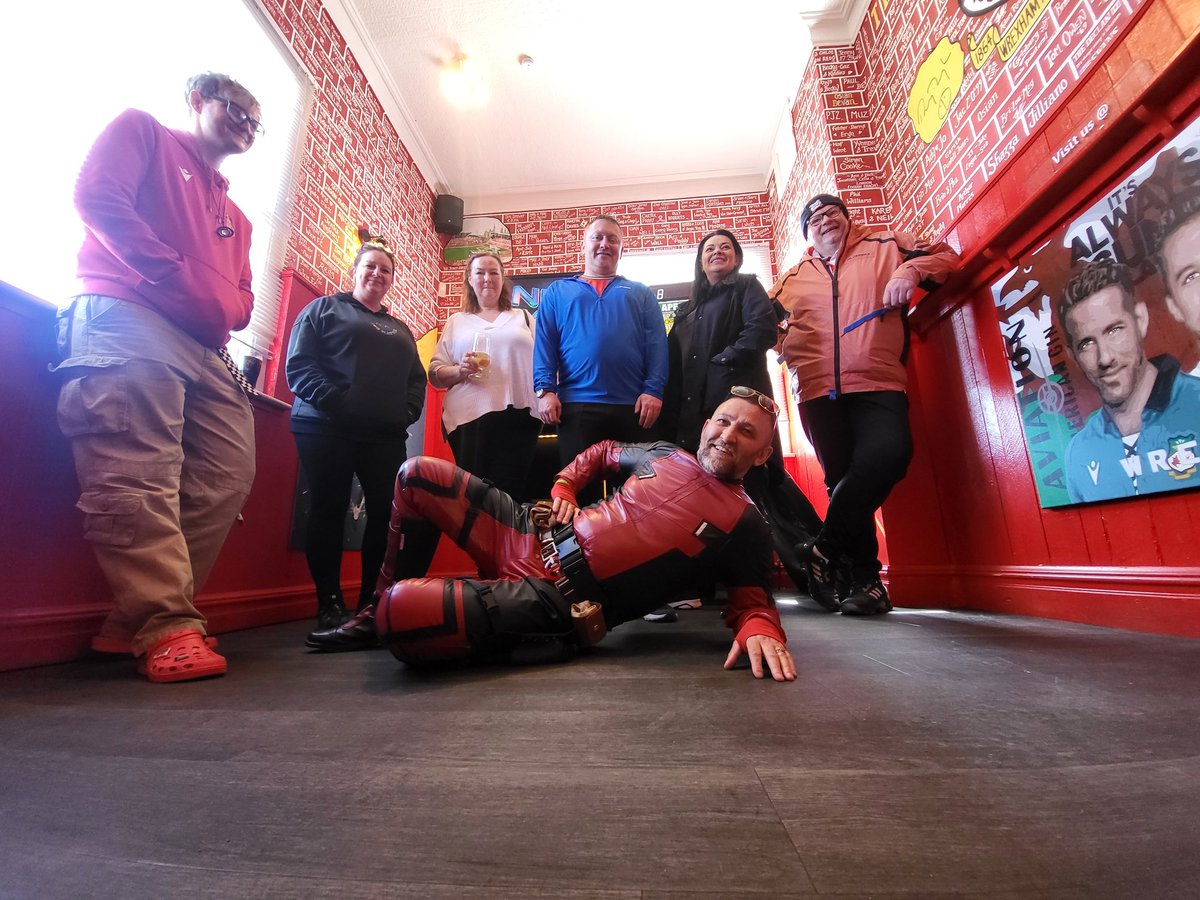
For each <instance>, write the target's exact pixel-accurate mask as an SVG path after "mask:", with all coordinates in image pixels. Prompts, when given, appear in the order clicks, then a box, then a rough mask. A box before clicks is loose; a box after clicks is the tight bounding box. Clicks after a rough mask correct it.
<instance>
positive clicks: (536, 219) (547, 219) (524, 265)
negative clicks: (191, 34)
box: [438, 191, 773, 324]
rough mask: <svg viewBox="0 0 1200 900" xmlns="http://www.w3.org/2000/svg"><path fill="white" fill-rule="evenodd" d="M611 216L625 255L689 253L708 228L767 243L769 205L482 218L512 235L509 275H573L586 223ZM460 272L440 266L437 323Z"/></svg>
mask: <svg viewBox="0 0 1200 900" xmlns="http://www.w3.org/2000/svg"><path fill="white" fill-rule="evenodd" d="M601 213H604V214H606V215H610V216H615V217H616V218H617V220H618V221H620V223H621V225H622V229H623V231H624V233H625V243H624V250H625V252H644V251H647V250H662V249H678V248H693V247H695V246H696V245H697V244H698V243H699V242H700V238H702V237H703V236H704V235H705V234H707V233H708V232H710V231H712V230H713V229H714V228H728V229H729V230H730V231H732V232H733V233H734V234H736V235H737V236H738V240H740V241H741V242H742V243H744V244H770V243H771V242H772V240H773V235H772V224H771V223H772V216H771V205H770V201H769V199H768V195H767V193H766V192H765V191H764V192H762V193H756V194H732V195H731V194H726V195H724V196H715V197H688V198H684V199H680V200H646V201H641V202H637V203H611V204H605V205H603V206H575V207H566V208H561V209H535V210H525V211H521V212H503V213H488V214H486V215H491V216H494V217H495V218H497V219H499V220H500V221H501V222H503V223H504V224H505V225H506V226H507V227H508V230H509V231H510V232H511V233H512V239H513V258H512V262H510V263H509V264H508V266H507V267H506V269H507V271H508V273H509V274H511V275H540V274H550V273H557V272H578V271H580V270H581V268H582V266H583V256H582V253H581V251H580V247H581V246H582V244H583V230H584V228H585V227H587V224H588V222H590V221H591V219H592V218H593V217H595V216H597V215H600V214H601ZM462 279H463V269H462V267H461V266H459V267H452V266H445V265H443V267H442V271H441V282H440V284H439V286H438V321H439V324H440V323H441V322H444V321H445V320H446V318H447V317H448V316H449V315H450V314H451V313H452V312H455V311H457V310H458V309H460V308H461V306H462V290H463V284H462Z"/></svg>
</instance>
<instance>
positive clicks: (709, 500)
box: [376, 441, 784, 662]
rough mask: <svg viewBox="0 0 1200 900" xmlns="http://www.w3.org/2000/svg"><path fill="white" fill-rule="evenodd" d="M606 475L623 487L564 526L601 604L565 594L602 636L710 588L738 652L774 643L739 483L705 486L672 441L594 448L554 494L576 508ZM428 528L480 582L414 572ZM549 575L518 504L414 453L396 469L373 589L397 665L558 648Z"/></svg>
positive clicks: (557, 600)
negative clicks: (719, 598)
mask: <svg viewBox="0 0 1200 900" xmlns="http://www.w3.org/2000/svg"><path fill="white" fill-rule="evenodd" d="M605 476H609V477H615V478H616V479H618V480H620V479H625V480H624V483H623V484H622V486H621V488H620V489H619V490H618V491H617V492H616V494H615V495H614V496H613V497H611V498H609V499H606V500H602V501H601V502H599V503H597V504H595V505H594V506H590V507H587V508H585V509H582V510H580V512H579V515H578V516H576V517H575V520H574V522H573V526H574V536H575V539H576V540H577V541H578V544H579V547H580V549H581V550H582V552H583V557H584V559H585V560H586V562H587V567H588V568H589V569H590V572H591V575H592V576H593V577H594V579H595V581H596V582H597V583H598V588H599V591H600V592H601V593H602V594H603V596H589V594H588V591H587V590H585V589H582V585H581V582H578V581H572V587H574V588H576V589H577V590H579V592H580V593H582V594H583V597H586V599H590V600H595V601H597V602H599V603H600V604H601V605H602V606H603V607H604V617H605V619H606V621H607V622H608V625H609V627H610V628H611V627H614V626H616V625H619V624H620V623H621V622H627V621H629V620H631V619H634V618H637V617H639V616H641V615H643V614H645V613H646V612H649V611H650V610H652V609H654V608H655V607H657V606H659V605H661V604H662V603H663V602H664V601H665V600H669V599H672V598H674V597H678V596H695V595H696V593H697V591H698V590H699V588H700V587H701V586H704V585H707V584H710V583H712V582H717V583H720V584H723V585H725V587H726V588H727V591H728V607H727V609H726V612H725V621H726V624H727V625H728V626H729V627H730V628H731V629H733V631H734V634H735V636H736V639H737V640H738V642H739V643H740V644H742V646H743V647H745V643H746V640H747V639H748V638H749V637H751V636H753V635H756V634H758V635H766V636H769V637H772V638H775V639H776V640H779V641H783V640H784V634H783V628H782V626H781V625H780V622H779V614H778V612H777V611H776V609H775V604H774V601H773V600H772V598H771V594H770V591H769V588H768V579H769V576H770V567H771V533H770V530H769V528H768V527H767V524H766V522H765V521H764V520H763V518H762V515H761V514H760V513H759V512H758V510H757V509H756V508H755V506H754V504H753V503H752V502H751V501H750V499H749V498H748V497H747V496H746V494H745V492H744V491H743V490H742V487H741V485H740V484H737V483H734V482H728V481H722V480H720V479H718V478H715V477H714V476H712V475H710V474H709V473H708V472H706V471H705V470H704V469H703V468H702V467H701V466H700V464H699V462H697V460H696V458H695V457H693V456H692V455H691V454H689V453H687V452H686V451H684V450H681V449H680V448H678V447H675V446H673V445H671V444H663V443H657V444H624V443H618V442H615V441H602V442H601V443H599V444H596V445H594V446H592V447H591V448H589V449H588V450H586V451H584V452H583V453H581V454H580V455H579V456H578V457H577V458H576V459H575V461H574V462H573V463H572V464H571V465H569V466H567V468H566V469H564V470H563V471H562V472H561V473H560V474H559V476H558V479H557V481H556V483H555V486H554V490H553V491H552V494H553V495H554V496H556V497H561V498H563V499H566V500H570V501H572V502H574V498H575V496H576V493H577V492H578V490H579V489H580V488H582V487H583V486H584V485H586V484H588V483H590V482H593V481H596V480H598V479H599V478H602V477H605ZM430 526H432V527H433V529H436V532H441V533H443V534H446V535H448V536H449V537H450V538H451V539H452V540H453V541H454V542H455V543H456V544H457V545H458V546H460V547H462V548H463V549H464V550H466V551H467V553H468V554H470V556H471V558H472V559H473V560H474V561H475V563H476V565H478V567H479V575H480V580H478V581H476V580H473V579H430V578H420V577H418V576H420V575H423V574H424V573H425V571H426V570H427V569H428V565H429V560H430V559H431V558H432V551H433V547H434V546H435V545H436V532H435V531H433V530H432V529H430ZM561 534H562V533H561V532H558V533H556V537H559V538H560V545H562V544H561ZM568 534H569V532H568ZM559 577H560V572H559V571H558V570H557V568H556V567H555V566H554V565H553V562H552V563H551V564H547V563H546V562H544V561H543V559H542V552H541V542H540V540H539V535H538V533H537V529H536V528H535V527H534V526H533V524H532V523H531V522H530V521H529V507H528V506H521V505H518V504H517V503H515V502H514V501H513V500H512V498H511V497H509V496H508V495H507V494H505V493H503V492H502V491H499V490H498V489H496V488H493V487H491V486H490V485H488V484H487V483H486V482H484V481H481V480H480V479H478V478H475V477H474V476H472V475H470V474H468V473H467V472H465V471H463V470H462V469H459V468H457V467H455V466H453V465H452V464H450V463H448V462H445V461H443V460H437V459H431V458H429V457H417V458H415V459H411V460H409V461H408V462H406V463H405V464H404V465H403V466H402V467H401V469H400V474H399V476H398V478H397V480H396V495H395V501H394V503H393V507H392V522H391V532H390V538H389V544H388V555H387V559H386V560H385V562H384V565H383V568H382V570H381V572H380V579H379V584H378V586H377V590H376V596H377V597H378V598H379V603H378V609H377V612H376V624H377V626H378V628H379V633H380V638H381V639H382V640H383V642H384V643H385V645H387V646H388V647H389V648H390V649H391V650H392V652H393V653H394V654H395V655H396V656H397V657H398V658H400V659H402V660H405V661H409V662H423V661H430V660H436V659H451V658H465V657H468V656H476V657H487V656H490V655H493V654H496V653H502V652H507V651H509V650H511V649H513V648H514V647H516V646H519V645H521V644H522V643H526V644H528V643H531V642H533V643H536V642H537V641H538V640H539V639H540V640H543V641H544V640H547V639H550V640H564V639H565V640H567V641H568V642H569V641H570V637H569V636H570V635H571V634H572V633H573V632H572V627H571V621H570V609H569V603H568V602H567V601H565V600H564V599H563V597H562V592H561V591H560V590H559V589H558V588H556V587H555V581H556V580H557V579H558V578H559ZM571 599H572V600H578V599H582V598H581V597H578V596H574V597H572V598H571Z"/></svg>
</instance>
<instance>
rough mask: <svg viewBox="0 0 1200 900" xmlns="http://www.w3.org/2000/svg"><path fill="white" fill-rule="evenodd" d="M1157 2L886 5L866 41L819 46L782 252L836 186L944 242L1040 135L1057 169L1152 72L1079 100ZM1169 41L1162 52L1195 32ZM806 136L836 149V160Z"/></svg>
mask: <svg viewBox="0 0 1200 900" xmlns="http://www.w3.org/2000/svg"><path fill="white" fill-rule="evenodd" d="M1173 3H1174V0H1167V2H1166V3H1160V4H1159V7H1162V6H1171V5H1173ZM1148 4H1150V0H1012V2H1009V3H1006V4H1002V5H1000V6H999V7H997V8H996V9H995V10H994V11H992V12H990V13H988V14H986V15H983V16H978V17H968V16H966V15H964V14H962V13H961V12H960V11H959V8H958V4H957V2H955V0H938V2H929V0H876V2H874V3H872V5H871V6H870V8H869V10H868V14H867V17H866V19H865V20H864V22H863V26H862V28H861V30H860V31H859V34H858V37H857V38H856V39H855V42H854V45H853V46H851V47H834V48H824V49H821V50H817V51H816V52H815V53H814V55H813V60H812V62H811V63H810V65H809V69H808V72H807V73H806V75H805V78H804V84H803V85H802V87H801V90H800V93H799V96H798V98H797V103H796V105H795V107H794V109H793V119H794V124H795V131H796V137H797V144H798V147H799V152H800V157H801V158H800V159H799V160H798V161H797V166H796V171H794V172H793V173H792V177H791V178H790V179H789V180H788V184H787V185H786V186H785V189H784V191H783V192H782V193H781V196H779V197H778V198H776V197H775V196H772V210H773V212H774V214H775V229H776V237H775V240H776V247H777V248H778V249H779V251H780V253H781V256H782V257H784V258H790V257H788V253H789V252H794V251H795V248H796V247H797V246H798V245H800V244H803V238H801V236H800V234H799V207H800V205H801V204H802V203H803V202H804V201H805V199H807V198H808V197H809V196H811V195H812V194H814V193H818V192H820V191H823V190H829V189H830V188H833V187H836V189H837V192H838V193H839V194H841V195H842V196H843V197H844V198H845V199H846V201H847V205H848V206H850V207H851V209H852V211H855V212H856V213H857V217H858V218H859V219H860V220H862V221H866V222H872V223H877V224H880V225H884V226H887V225H892V226H894V227H896V228H898V229H902V230H906V231H915V232H919V233H923V234H927V235H929V236H931V237H941V236H943V235H945V234H947V233H948V232H949V230H950V229H951V227H952V226H953V225H955V224H956V223H958V222H961V221H962V220H963V218H964V215H965V213H966V212H967V211H968V210H969V209H971V208H972V206H973V205H974V204H975V203H976V202H977V201H978V199H979V197H980V195H981V194H982V192H983V188H984V186H985V185H986V184H988V183H990V182H992V181H994V180H995V179H996V177H997V176H999V175H1000V174H1003V173H1004V172H1005V171H1006V169H1009V168H1011V167H1012V166H1013V164H1014V162H1015V160H1016V159H1017V157H1018V156H1020V155H1021V153H1022V150H1023V149H1025V148H1028V147H1030V146H1031V145H1034V144H1037V145H1038V146H1039V149H1041V150H1042V151H1043V152H1044V156H1045V157H1046V163H1047V164H1048V165H1049V166H1050V167H1051V170H1052V169H1053V168H1054V167H1057V166H1059V165H1061V164H1062V163H1063V162H1064V161H1065V160H1066V159H1067V158H1068V157H1069V155H1070V153H1071V152H1072V150H1073V149H1075V148H1076V147H1078V146H1079V145H1080V143H1081V142H1083V141H1085V140H1087V139H1088V138H1090V137H1094V135H1095V134H1096V133H1098V132H1099V131H1100V130H1102V129H1103V127H1104V122H1105V120H1106V119H1107V118H1109V117H1110V115H1111V113H1113V112H1114V111H1115V109H1116V104H1117V103H1119V102H1121V101H1122V100H1124V101H1126V102H1127V100H1128V98H1129V96H1131V95H1132V94H1133V93H1134V92H1135V91H1136V90H1137V88H1138V87H1140V86H1142V85H1144V84H1146V83H1147V82H1148V81H1149V78H1150V77H1151V76H1152V74H1153V67H1152V65H1151V64H1150V63H1149V62H1147V61H1145V60H1132V59H1127V60H1126V61H1125V69H1124V70H1120V71H1115V72H1114V73H1113V75H1114V78H1113V79H1112V80H1111V81H1109V83H1110V84H1112V85H1113V86H1114V91H1113V92H1112V94H1111V96H1102V95H1101V94H1100V93H1099V92H1097V91H1096V90H1095V89H1094V88H1093V89H1091V90H1089V91H1085V92H1081V96H1079V97H1075V96H1073V92H1074V91H1075V89H1076V88H1077V87H1078V85H1079V84H1080V82H1081V81H1082V80H1083V78H1084V76H1085V75H1086V74H1087V73H1089V72H1090V71H1092V70H1093V69H1094V68H1095V67H1096V65H1097V63H1098V62H1099V60H1100V59H1101V58H1102V57H1103V55H1104V54H1105V52H1106V51H1108V50H1109V49H1110V48H1111V47H1113V45H1114V43H1115V42H1116V40H1117V39H1118V38H1119V37H1120V35H1121V34H1122V33H1123V32H1124V31H1126V30H1127V29H1128V28H1129V26H1130V24H1131V23H1132V22H1133V21H1134V19H1135V18H1137V16H1138V15H1139V14H1141V13H1142V12H1144V10H1145V8H1146V7H1147V6H1148ZM1155 12H1156V13H1157V14H1158V15H1161V16H1162V17H1164V18H1166V19H1167V20H1169V19H1170V14H1169V13H1168V12H1165V11H1161V10H1158V11H1155ZM1163 38H1164V41H1163V43H1162V44H1161V45H1160V47H1159V49H1158V55H1159V56H1162V55H1163V54H1164V53H1167V52H1170V51H1171V50H1172V49H1174V48H1177V47H1178V46H1179V42H1180V41H1181V39H1182V33H1181V31H1180V29H1179V28H1177V27H1167V28H1164V29H1163ZM1120 49H1122V48H1118V50H1120ZM1114 55H1117V56H1120V55H1121V54H1120V53H1119V52H1117V53H1115V54H1114ZM1125 56H1126V57H1127V56H1128V53H1126V54H1125ZM1111 64H1112V63H1111V60H1110V61H1108V62H1106V63H1105V67H1106V68H1108V67H1110V66H1111ZM1117 81H1120V82H1121V83H1122V88H1123V90H1116V82H1117ZM1095 82H1096V79H1095V78H1093V79H1091V80H1090V81H1089V87H1091V85H1092V84H1094V83H1095ZM814 93H815V96H814ZM1082 94H1087V96H1086V97H1084V96H1082ZM1064 110H1069V111H1070V115H1069V116H1062V115H1056V114H1057V113H1060V112H1062V111H1064ZM1064 120H1068V121H1067V122H1066V124H1064ZM1043 128H1045V130H1044V132H1043V133H1041V134H1039V132H1040V131H1042V129H1043ZM806 143H817V144H818V145H820V144H824V146H825V147H827V148H828V154H829V157H831V160H832V162H831V164H826V162H825V159H824V155H823V153H822V151H821V150H820V149H818V150H813V149H811V148H807V149H806ZM814 156H816V157H817V159H816V160H815V161H814V159H813V157H814ZM806 157H807V162H805V161H804V160H805V158H806ZM814 163H815V164H814ZM830 168H832V177H830ZM800 173H802V174H800ZM972 231H973V229H972ZM963 239H964V235H963V234H957V235H954V236H953V237H951V240H952V242H953V241H955V240H958V241H960V242H961V241H963Z"/></svg>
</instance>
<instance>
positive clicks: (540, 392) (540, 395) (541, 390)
mask: <svg viewBox="0 0 1200 900" xmlns="http://www.w3.org/2000/svg"><path fill="white" fill-rule="evenodd" d="M553 393H554V391H548V390H546V389H545V388H538V389H537V390H536V391H534V394H533V396H535V397H537V398H538V399H539V400H541V399H542V398H543V397H545V396H546V395H547V394H553Z"/></svg>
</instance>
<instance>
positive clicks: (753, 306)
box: [646, 228, 821, 622]
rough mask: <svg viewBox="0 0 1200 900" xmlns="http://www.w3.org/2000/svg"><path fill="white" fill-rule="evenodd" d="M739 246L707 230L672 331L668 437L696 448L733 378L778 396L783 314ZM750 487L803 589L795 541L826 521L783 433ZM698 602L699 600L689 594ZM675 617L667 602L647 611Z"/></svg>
mask: <svg viewBox="0 0 1200 900" xmlns="http://www.w3.org/2000/svg"><path fill="white" fill-rule="evenodd" d="M741 267H742V246H741V244H739V243H738V240H737V238H736V237H734V236H733V234H732V233H731V232H729V231H726V230H725V229H724V228H719V229H717V230H716V231H714V232H712V233H710V234H707V235H705V236H704V237H703V238H702V239H701V241H700V246H699V247H698V248H697V250H696V277H695V280H694V281H693V283H692V295H691V298H690V299H689V300H688V301H687V302H686V303H685V304H684V305H683V306H681V307H680V308H679V311H678V312H677V313H676V315H675V324H674V325H673V326H672V328H671V331H670V333H669V334H668V335H667V346H668V349H669V351H670V361H671V369H670V375H669V377H668V379H667V389H666V392H665V397H664V403H663V416H662V419H663V421H664V426H663V430H662V432H661V433H662V435H663V439H664V440H667V441H670V442H672V443H675V444H678V445H679V446H681V447H683V448H685V449H686V450H689V451H690V452H692V453H695V452H696V449H697V447H698V445H699V442H700V430H701V428H703V427H704V422H705V420H706V419H707V418H708V417H709V416H710V415H712V412H713V410H715V409H716V408H717V407H718V406H719V405H720V404H721V403H722V402H723V401H724V400H725V399H726V398H728V397H729V389H730V388H731V387H733V386H734V385H745V386H746V387H750V388H754V390H756V391H759V392H761V393H763V394H766V395H767V396H768V397H771V396H773V393H772V390H771V377H770V374H769V372H768V370H767V350H768V349H769V348H771V347H773V346H775V341H776V339H777V337H778V335H779V332H778V329H777V324H778V322H779V321H780V319H781V318H783V317H784V315H780V313H781V312H782V310H779V311H777V309H776V307H775V305H774V304H772V302H771V301H770V300H769V299H768V298H767V292H766V291H765V290H764V289H763V286H762V285H761V284H760V283H759V281H758V279H757V278H755V277H754V276H753V275H743V274H741V272H740V269H741ZM745 489H746V492H747V493H748V494H749V495H750V498H751V499H752V500H753V501H754V502H755V503H756V504H757V505H758V507H759V509H760V510H761V511H762V513H763V515H764V516H765V517H766V519H767V522H768V523H769V524H770V525H771V534H772V538H773V541H774V544H775V553H776V555H777V556H778V557H779V559H780V562H782V563H783V566H784V568H785V569H786V570H787V573H788V575H789V576H790V577H791V578H792V580H793V581H794V582H795V583H796V586H797V587H798V588H800V589H801V590H804V589H806V588H807V576H806V573H805V569H804V563H803V560H801V559H800V558H799V557H798V556H797V553H796V546H797V545H798V544H801V543H803V542H804V541H806V540H808V539H810V538H811V537H812V536H813V535H815V534H816V533H817V532H818V531H819V530H820V528H821V518H820V516H818V515H817V513H816V510H814V509H813V506H812V504H811V503H810V502H809V500H808V498H807V497H805V496H804V493H803V491H801V490H800V488H799V487H798V486H797V485H796V483H795V482H794V481H793V480H792V478H791V476H789V475H788V473H787V471H786V470H785V469H784V466H783V451H782V447H781V445H780V442H779V435H778V433H777V434H776V436H775V452H774V453H773V454H772V455H771V457H770V458H769V459H768V460H767V462H766V464H765V465H761V466H756V467H755V468H753V469H751V470H750V471H749V472H748V473H747V474H746V480H745ZM689 605H692V606H696V605H699V601H696V600H693V601H689ZM646 618H647V619H648V620H650V621H655V622H661V621H673V620H674V618H675V616H674V611H673V610H671V609H670V607H664V608H662V609H660V610H656V611H655V612H654V613H651V614H650V615H648V616H647V617H646Z"/></svg>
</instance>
